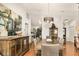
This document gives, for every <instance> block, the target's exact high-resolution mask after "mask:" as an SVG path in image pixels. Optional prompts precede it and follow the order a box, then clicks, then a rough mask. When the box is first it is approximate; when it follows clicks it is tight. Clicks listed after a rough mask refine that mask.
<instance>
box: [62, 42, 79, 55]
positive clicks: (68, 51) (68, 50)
mask: <svg viewBox="0 0 79 59" xmlns="http://www.w3.org/2000/svg"><path fill="white" fill-rule="evenodd" d="M78 55H79V51H76V48H75V46H74V43H72V42H67V43H66V45H64V49H63V56H78Z"/></svg>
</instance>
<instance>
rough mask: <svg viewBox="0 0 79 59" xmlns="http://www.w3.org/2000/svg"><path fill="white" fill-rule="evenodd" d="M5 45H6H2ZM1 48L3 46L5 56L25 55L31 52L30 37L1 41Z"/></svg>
mask: <svg viewBox="0 0 79 59" xmlns="http://www.w3.org/2000/svg"><path fill="white" fill-rule="evenodd" d="M2 43H4V44H2ZM0 44H1V45H0V48H1V46H2V50H3V51H2V52H1V51H0V52H1V53H2V54H3V56H18V55H23V54H24V53H26V52H27V51H28V50H29V36H27V37H20V38H16V39H13V40H4V41H0Z"/></svg>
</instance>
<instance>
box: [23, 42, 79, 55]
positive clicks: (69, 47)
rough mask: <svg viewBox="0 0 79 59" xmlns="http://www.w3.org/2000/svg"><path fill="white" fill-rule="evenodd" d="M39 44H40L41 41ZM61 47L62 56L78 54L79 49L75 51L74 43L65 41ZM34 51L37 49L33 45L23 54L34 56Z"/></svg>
mask: <svg viewBox="0 0 79 59" xmlns="http://www.w3.org/2000/svg"><path fill="white" fill-rule="evenodd" d="M39 45H41V43H40V44H39ZM63 47H64V48H63V56H79V51H76V48H75V46H74V43H72V42H67V43H66V45H64V46H63ZM36 53H37V51H36V49H35V47H34V46H33V47H32V48H31V49H30V50H29V51H28V52H27V53H25V55H24V56H35V55H36Z"/></svg>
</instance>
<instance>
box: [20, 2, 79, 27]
mask: <svg viewBox="0 0 79 59" xmlns="http://www.w3.org/2000/svg"><path fill="white" fill-rule="evenodd" d="M21 5H22V6H23V7H24V8H25V9H26V11H27V13H28V14H29V16H30V17H31V19H32V25H34V26H39V25H40V24H39V20H41V19H42V18H44V17H45V16H52V17H54V16H55V17H60V16H62V17H65V16H67V17H69V18H71V17H73V13H74V12H76V11H78V4H73V3H23V4H21Z"/></svg>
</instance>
